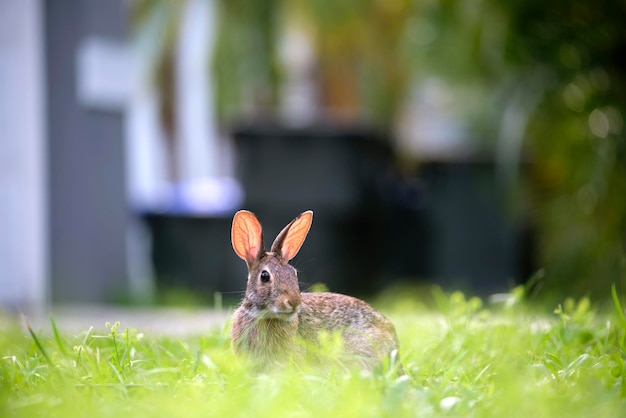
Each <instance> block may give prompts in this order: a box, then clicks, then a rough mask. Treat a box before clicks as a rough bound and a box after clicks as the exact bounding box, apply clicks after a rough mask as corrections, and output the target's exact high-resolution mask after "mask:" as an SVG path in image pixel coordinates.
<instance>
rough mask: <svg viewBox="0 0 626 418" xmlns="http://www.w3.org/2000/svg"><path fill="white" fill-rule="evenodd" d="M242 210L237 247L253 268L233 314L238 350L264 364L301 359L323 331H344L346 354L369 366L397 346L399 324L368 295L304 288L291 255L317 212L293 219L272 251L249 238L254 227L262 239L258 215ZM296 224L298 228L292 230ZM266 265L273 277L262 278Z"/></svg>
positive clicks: (235, 223)
mask: <svg viewBox="0 0 626 418" xmlns="http://www.w3.org/2000/svg"><path fill="white" fill-rule="evenodd" d="M239 213H243V215H242V216H239V215H235V219H234V220H233V231H235V230H237V234H239V235H238V236H237V237H236V240H237V242H243V243H245V244H242V245H237V244H235V241H236V240H235V238H234V239H233V247H234V248H235V252H237V254H238V255H239V256H240V257H241V258H243V259H244V260H246V261H247V264H248V270H249V274H248V284H247V288H246V293H245V295H244V298H243V300H242V302H241V305H240V306H239V308H238V309H237V310H235V312H234V313H233V316H232V330H231V337H232V345H233V348H234V349H235V351H236V352H238V353H242V352H245V353H247V354H248V355H250V356H251V357H252V358H253V359H254V360H255V361H257V362H258V363H259V364H260V366H261V367H262V368H269V367H271V365H273V364H276V363H285V362H288V361H290V360H292V361H300V360H301V359H302V358H304V357H309V356H310V354H311V353H310V350H308V349H307V348H310V347H315V346H317V345H318V344H319V336H320V333H322V332H325V333H328V334H334V333H338V334H340V335H341V337H342V339H343V345H344V350H345V353H346V355H348V356H349V357H352V358H355V359H356V360H357V361H358V363H359V364H363V365H366V366H371V365H373V364H375V363H376V362H378V361H380V360H382V359H383V358H384V357H385V356H386V355H389V354H390V353H391V352H392V351H393V350H397V348H398V342H397V338H396V333H395V330H394V327H393V324H392V323H391V322H390V321H389V320H388V319H387V318H385V317H384V316H383V315H382V314H381V313H380V312H378V311H376V310H375V309H374V308H372V307H371V306H370V305H368V304H367V303H365V302H363V301H362V300H359V299H356V298H353V297H350V296H346V295H341V294H337V293H300V289H299V287H298V277H297V272H296V270H295V269H294V268H293V267H292V266H291V265H289V263H288V261H289V259H290V258H293V256H295V254H296V253H297V252H298V250H299V249H300V246H301V245H302V243H303V242H304V239H305V238H306V233H307V232H308V228H309V227H310V223H311V220H312V212H305V213H303V214H302V215H300V216H299V217H297V218H296V219H294V220H293V221H292V222H291V223H290V224H288V225H287V226H286V227H285V228H284V229H283V231H281V233H280V234H279V235H278V237H277V238H276V240H275V241H274V244H273V245H272V248H271V251H270V252H266V251H265V250H264V249H263V244H262V242H261V243H259V242H255V241H254V240H250V239H249V238H248V235H247V232H246V231H251V232H250V236H252V237H256V238H255V239H256V240H258V239H260V240H262V233H261V225H260V224H259V223H258V221H257V220H256V217H254V215H252V214H251V213H250V212H246V211H241V212H238V214H239ZM303 217H304V218H303ZM242 219H243V221H242ZM241 222H245V225H243V226H242V225H241V224H240V223H241ZM293 225H295V227H293V229H294V230H296V232H295V233H293V234H292V233H290V231H291V228H292V226H293ZM241 231H244V232H241ZM234 234H235V232H234V233H233V235H234ZM242 234H243V237H242V236H241V235H242ZM259 237H260V238H259ZM251 241H252V242H251ZM285 246H286V247H285ZM259 248H260V250H259V251H257V249H259ZM285 248H287V249H285ZM294 249H295V250H294ZM255 253H256V254H255ZM285 258H287V259H285ZM264 271H266V272H268V273H269V275H270V279H269V281H267V282H264V281H262V280H261V274H262V272H264Z"/></svg>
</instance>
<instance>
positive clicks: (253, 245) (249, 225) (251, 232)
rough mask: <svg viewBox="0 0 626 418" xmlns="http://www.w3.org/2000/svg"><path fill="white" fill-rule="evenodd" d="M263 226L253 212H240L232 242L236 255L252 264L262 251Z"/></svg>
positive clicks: (234, 224)
mask: <svg viewBox="0 0 626 418" xmlns="http://www.w3.org/2000/svg"><path fill="white" fill-rule="evenodd" d="M262 240H263V238H262V229H261V224H260V223H259V221H258V220H257V218H256V216H254V215H253V214H252V213H251V212H246V211H240V212H237V213H236V214H235V218H234V219H233V228H232V232H231V241H232V244H233V249H234V250H235V253H236V254H237V255H238V256H239V257H240V258H242V259H244V260H246V261H247V262H249V263H251V262H252V261H254V259H255V258H256V257H257V255H258V254H259V252H260V251H261V247H262V245H263V242H262Z"/></svg>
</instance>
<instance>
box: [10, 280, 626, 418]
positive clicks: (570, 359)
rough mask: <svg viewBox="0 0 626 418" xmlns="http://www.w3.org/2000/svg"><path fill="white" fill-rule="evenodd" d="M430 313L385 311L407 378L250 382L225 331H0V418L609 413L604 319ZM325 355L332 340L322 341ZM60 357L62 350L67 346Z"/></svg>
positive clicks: (511, 302) (510, 306) (453, 303)
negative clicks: (184, 334) (183, 334)
mask: <svg viewBox="0 0 626 418" xmlns="http://www.w3.org/2000/svg"><path fill="white" fill-rule="evenodd" d="M436 293H437V294H436V295H435V299H436V300H437V303H438V304H439V305H440V308H439V309H438V310H437V311H426V310H421V311H420V312H416V311H412V312H411V311H409V310H406V309H403V308H400V310H399V311H396V310H395V309H393V308H390V311H389V312H388V313H389V314H390V315H389V316H390V317H391V319H392V320H393V321H394V322H395V324H396V327H397V330H398V335H399V338H400V346H401V353H400V354H401V356H400V357H401V360H402V363H403V368H404V370H405V372H406V375H400V376H398V375H397V374H396V373H395V371H394V361H391V362H387V363H386V364H384V365H382V366H381V367H380V368H378V369H376V370H375V371H373V372H372V373H363V372H362V371H359V370H350V369H345V368H341V367H338V366H329V367H324V368H322V369H318V368H310V367H309V368H307V367H298V366H297V365H291V366H289V367H286V368H284V369H281V370H276V371H275V372H271V373H268V374H256V373H254V372H253V371H252V370H251V369H250V367H249V365H248V364H247V363H246V361H245V360H243V359H241V358H238V357H236V356H234V354H233V352H232V350H231V349H230V341H229V337H228V332H227V329H222V330H213V331H211V332H208V333H207V334H206V335H205V336H202V337H188V338H185V339H173V338H169V337H167V336H160V337H159V336H147V335H144V334H142V333H141V332H138V331H136V330H129V329H124V328H122V327H121V325H120V324H119V323H115V324H110V323H107V324H106V332H104V333H97V332H95V331H94V330H93V329H89V330H87V331H85V332H83V333H80V334H78V335H73V336H68V335H63V334H62V333H60V332H59V330H58V328H57V326H56V324H55V323H54V321H52V325H51V328H52V333H47V332H32V334H30V333H29V332H26V333H25V332H23V331H22V330H20V329H18V328H13V329H11V330H10V331H8V332H4V333H2V334H0V352H1V353H2V357H1V358H0V411H1V413H2V415H3V416H12V417H21V416H24V417H36V416H46V417H47V416H63V417H72V416H102V417H105V416H119V415H121V414H123V415H132V416H137V417H142V416H146V417H148V416H150V417H155V416H156V417H158V416H168V417H172V416H184V417H195V416H198V417H200V416H203V417H204V416H242V417H243V416H274V417H281V416H297V417H308V416H355V417H356V416H358V417H363V416H365V417H379V416H394V417H405V416H406V417H409V416H475V417H481V416H520V417H521V416H539V417H543V416H545V417H552V416H580V417H586V416H597V417H604V416H606V417H613V416H621V415H623V414H624V413H625V412H626V403H625V400H626V385H625V379H626V370H625V367H626V363H625V358H624V354H623V353H624V349H625V346H624V344H625V337H626V328H625V323H624V312H623V311H622V308H621V303H620V301H619V298H618V296H617V293H616V292H615V291H614V292H613V296H614V309H613V311H612V312H611V313H599V312H597V311H596V309H595V308H594V307H593V306H592V305H591V303H590V301H589V299H580V300H578V301H576V300H573V299H568V300H566V301H565V302H563V303H562V304H561V305H559V306H558V307H557V308H556V310H555V311H554V313H551V312H550V310H545V309H539V308H533V309H531V308H529V307H528V306H527V305H526V304H525V302H524V295H525V291H524V289H523V288H517V289H515V290H514V291H513V292H512V293H511V295H509V298H508V299H505V303H504V304H498V305H495V306H494V305H489V304H487V305H486V304H485V303H484V302H483V301H481V300H479V299H476V298H466V297H465V296H464V295H463V294H461V293H453V294H451V295H445V294H443V293H442V292H440V291H436ZM325 341H326V342H325V346H324V347H325V348H324V349H325V350H328V351H329V356H330V357H333V354H332V352H334V350H335V349H336V348H337V346H338V344H339V346H340V343H338V342H337V341H336V339H335V338H333V337H332V336H329V338H328V339H327V340H325ZM70 347H71V349H70Z"/></svg>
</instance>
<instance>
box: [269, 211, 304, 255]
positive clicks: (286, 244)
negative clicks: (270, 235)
mask: <svg viewBox="0 0 626 418" xmlns="http://www.w3.org/2000/svg"><path fill="white" fill-rule="evenodd" d="M312 222H313V211H312V210H307V211H306V212H303V213H301V214H300V215H299V216H298V217H297V218H296V219H294V220H293V221H291V222H289V225H287V226H286V227H284V228H283V230H282V231H280V234H278V236H277V237H276V239H275V240H274V243H273V244H272V249H271V251H272V252H279V253H280V254H281V255H282V257H283V258H284V259H285V260H291V259H292V258H294V257H295V256H296V254H298V251H300V247H302V244H304V240H305V238H306V236H307V234H308V233H309V229H310V228H311V223H312Z"/></svg>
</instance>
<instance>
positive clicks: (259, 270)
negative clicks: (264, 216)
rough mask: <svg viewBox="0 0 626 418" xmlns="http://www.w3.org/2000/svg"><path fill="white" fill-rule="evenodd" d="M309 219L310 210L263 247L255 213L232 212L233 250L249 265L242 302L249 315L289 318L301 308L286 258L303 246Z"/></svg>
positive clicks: (293, 275)
mask: <svg viewBox="0 0 626 418" xmlns="http://www.w3.org/2000/svg"><path fill="white" fill-rule="evenodd" d="M312 221H313V212H312V211H306V212H304V213H302V214H300V215H299V216H298V217H296V218H295V219H294V220H293V221H291V222H290V223H289V224H288V225H287V226H286V227H285V228H283V230H282V231H281V232H280V233H279V234H278V236H277V237H276V239H275V240H274V243H273V244H272V246H271V248H270V251H265V248H264V245H263V230H262V228H261V224H260V223H259V220H258V219H257V218H256V216H255V215H254V214H253V213H252V212H249V211H246V210H241V211H239V212H237V213H236V214H235V217H234V218H233V227H232V231H231V240H232V244H233V249H234V250H235V253H236V254H237V255H238V256H239V257H240V258H242V259H243V260H244V261H245V262H246V264H247V265H248V285H247V288H246V294H245V296H244V300H243V302H242V306H243V307H244V308H245V309H246V312H247V313H248V314H249V315H251V316H254V317H257V318H273V319H281V320H286V321H289V320H293V319H294V318H295V317H296V315H297V314H298V312H300V304H301V303H302V298H301V296H300V288H299V287H298V275H297V271H296V269H295V268H294V267H292V266H291V265H290V264H289V260H291V259H292V258H293V257H295V256H296V254H297V253H298V251H299V250H300V247H302V244H303V243H304V240H305V238H306V236H307V234H308V232H309V229H310V227H311V222H312Z"/></svg>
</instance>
